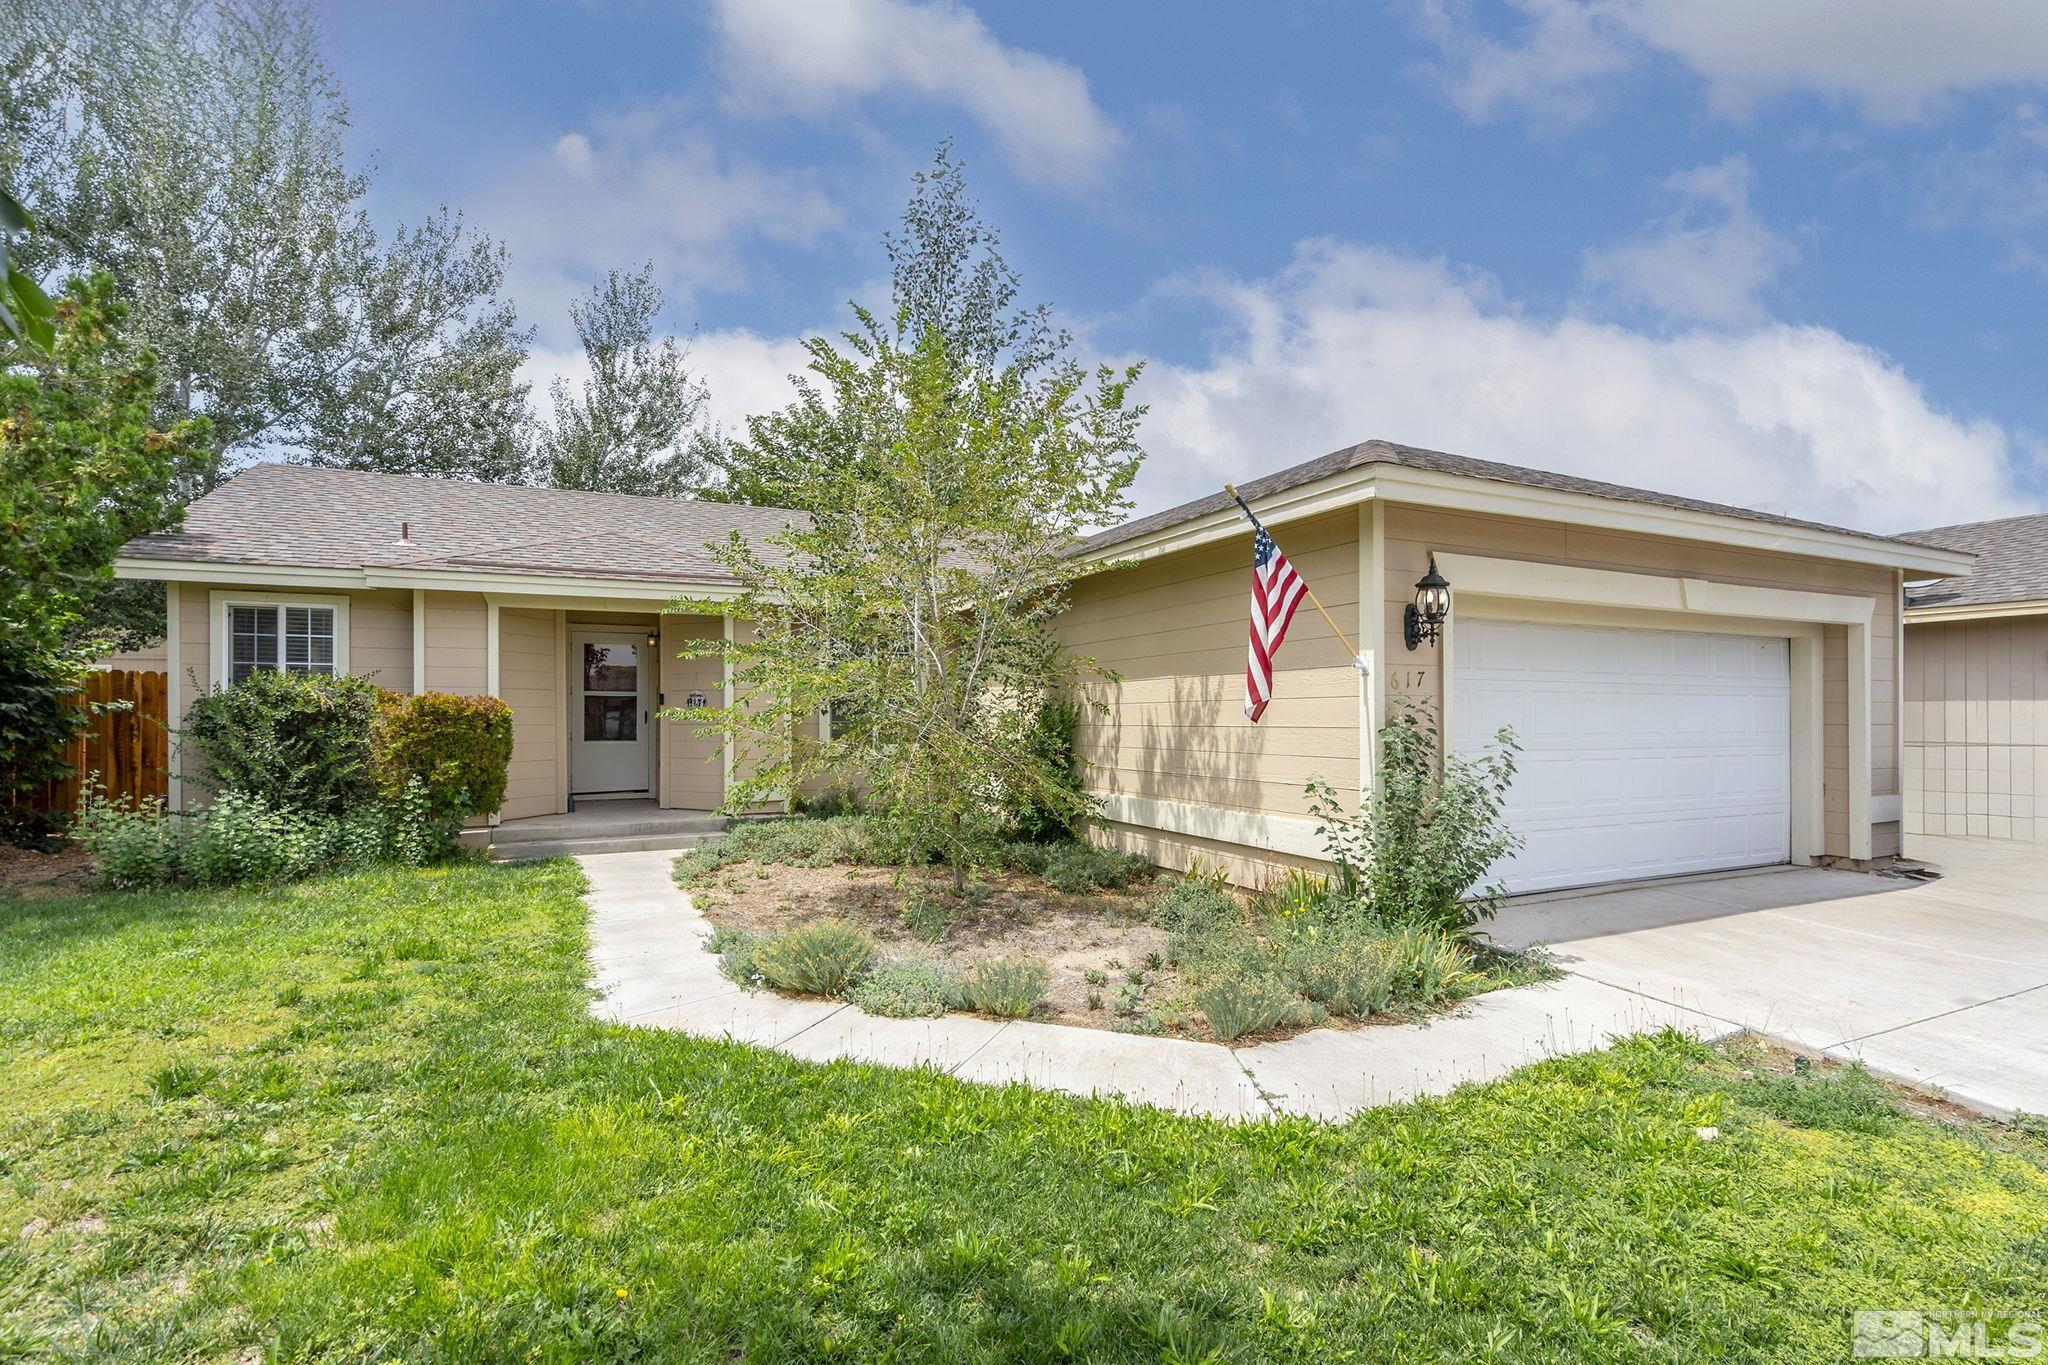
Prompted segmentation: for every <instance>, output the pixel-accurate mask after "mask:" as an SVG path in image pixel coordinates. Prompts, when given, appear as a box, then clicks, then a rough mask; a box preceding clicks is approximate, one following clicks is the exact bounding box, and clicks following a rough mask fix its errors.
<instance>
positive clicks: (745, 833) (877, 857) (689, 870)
mask: <svg viewBox="0 0 2048 1365" xmlns="http://www.w3.org/2000/svg"><path fill="white" fill-rule="evenodd" d="M884 852H885V850H884V849H883V847H882V846H881V844H880V843H879V842H878V840H877V835H876V830H875V827H874V824H873V822H872V821H871V820H870V819H869V818H868V817H866V816H862V815H835V816H832V817H830V818H829V819H813V818H811V817H808V816H806V817H801V818H798V819H793V820H741V821H737V822H736V823H734V824H733V826H732V827H731V828H730V829H728V830H726V832H725V833H724V834H722V835H720V836H719V837H718V838H717V839H714V840H712V841H711V842H710V843H707V844H702V845H700V846H698V847H697V848H693V849H691V850H690V851H689V852H688V853H685V854H684V855H683V856H682V857H680V858H678V859H676V879H677V880H678V881H679V882H681V883H682V884H683V885H684V886H701V885H703V884H704V883H705V881H707V880H708V879H709V878H710V876H711V874H712V873H714V872H716V871H718V870H719V869H720V868H722V867H726V866H729V865H730V864H732V863H747V862H754V863H780V864H782V865H784V866H788V867H830V866H831V865H833V864H834V863H878V862H884V861H887V859H886V858H885V857H884Z"/></svg>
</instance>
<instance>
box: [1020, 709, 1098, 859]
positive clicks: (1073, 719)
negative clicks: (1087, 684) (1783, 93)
mask: <svg viewBox="0 0 2048 1365" xmlns="http://www.w3.org/2000/svg"><path fill="white" fill-rule="evenodd" d="M1080 729H1081V704H1080V703H1079V702H1078V701H1076V700H1074V699H1073V698H1072V697H1069V696H1066V695H1064V694H1059V693H1055V694H1053V695H1051V696H1048V697H1046V698H1045V699H1044V700H1042V701H1041V702H1039V704H1038V714H1037V715H1035V716H1033V717H1032V719H1031V728H1030V730H1028V731H1027V732H1026V733H1025V736H1024V744H1025V747H1026V748H1027V749H1028V750H1029V751H1030V753H1031V755H1032V757H1033V758H1035V759H1036V760H1037V761H1038V763H1039V764H1040V766H1041V767H1042V768H1043V770H1044V772H1045V774H1046V776H1047V779H1048V780H1049V781H1052V782H1054V783H1056V784H1057V785H1058V786H1059V787H1060V789H1061V795H1060V798H1059V799H1058V800H1053V801H1046V800H1043V799H1039V798H1034V797H1032V796H1031V795H1029V794H1028V793H1026V794H1024V795H1023V796H1021V797H1020V798H1019V799H1018V800H1017V801H1016V803H1015V804H1014V807H1013V809H1012V811H1011V815H1010V819H1011V822H1012V824H1013V825H1014V826H1015V828H1016V832H1017V837H1018V838H1020V839H1025V840H1028V841H1030V842H1032V843H1041V844H1042V843H1052V842H1053V841H1055V840H1078V839H1079V838H1080V837H1081V823H1082V822H1081V821H1080V820H1079V819H1077V818H1076V816H1075V812H1076V811H1083V810H1086V809H1087V801H1086V798H1085V797H1084V796H1083V794H1082V787H1081V765H1080V762H1079V760H1078V758H1077V757H1076V755H1075V753H1074V740H1075V737H1076V736H1077V735H1078V734H1079V733H1080Z"/></svg>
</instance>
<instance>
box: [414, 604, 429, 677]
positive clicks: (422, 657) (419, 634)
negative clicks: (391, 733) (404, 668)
mask: <svg viewBox="0 0 2048 1365" xmlns="http://www.w3.org/2000/svg"><path fill="white" fill-rule="evenodd" d="M426 690H427V590H426V589H425V588H414V589H413V590H412V694H413V695H414V696H415V697H417V696H418V695H419V694H420V693H422V692H424V691H426Z"/></svg>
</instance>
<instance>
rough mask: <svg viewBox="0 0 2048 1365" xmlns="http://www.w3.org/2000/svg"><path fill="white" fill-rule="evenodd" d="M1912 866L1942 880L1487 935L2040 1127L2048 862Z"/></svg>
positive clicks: (1689, 891) (1743, 889)
mask: <svg viewBox="0 0 2048 1365" xmlns="http://www.w3.org/2000/svg"><path fill="white" fill-rule="evenodd" d="M1908 853H1909V854H1910V855H1911V856H1912V857H1914V858H1916V859H1919V860H1921V861H1923V862H1925V863H1927V864H1929V865H1931V866H1933V867H1935V868H1937V869H1938V870H1939V871H1940V872H1941V873H1942V876H1941V878H1940V880H1937V881H1931V882H1914V881H1907V880H1900V879H1894V878H1889V877H1880V876H1872V875H1867V874H1864V873H1857V872H1831V871H1823V870H1820V869H1814V868H1779V869H1771V870H1767V871H1762V872H1753V873H1746V874H1737V875H1732V876H1718V877H1704V878H1696V879H1689V880H1685V881H1676V882H1665V883H1661V884H1659V885H1656V886H1651V887H1636V888H1633V889H1627V890H1616V891H1607V892H1591V893H1576V894H1572V893H1567V894H1561V895H1554V896H1548V897H1531V898H1527V899H1523V900H1518V901H1515V902H1513V903H1511V904H1509V905H1507V906H1505V907H1503V909H1502V911H1501V914H1500V917H1499V918H1498V919H1497V920H1496V921H1495V922H1494V924H1493V925H1492V926H1491V928H1492V930H1493V933H1494V936H1495V938H1497V939H1498V940H1500V941H1501V942H1503V943H1506V944H1509V945H1513V946H1526V945H1530V944H1535V943H1545V944H1548V945H1550V947H1551V949H1552V950H1553V951H1554V952H1555V953H1556V955H1557V959H1558V965H1560V966H1562V967H1564V968H1565V969H1566V970H1568V971H1570V972H1573V973H1574V974H1576V975H1579V976H1583V977H1586V978H1588V979H1590V980H1594V981H1598V982H1602V983H1604V984H1606V985H1609V986H1614V987H1618V988H1620V989H1622V990H1627V991H1632V992H1635V993H1637V994H1639V995H1643V996H1646V997H1648V998H1650V999H1651V1000H1654V1001H1658V1002H1661V1003H1664V1004H1667V1005H1676V1006H1682V1007H1684V1008H1687V1009H1691V1010H1696V1011H1698V1012H1700V1013H1702V1014H1705V1015H1708V1016H1710V1017H1712V1018H1715V1019H1720V1020H1724V1021H1726V1022H1728V1023H1730V1024H1735V1025H1739V1026H1741V1027H1744V1028H1750V1029H1754V1030H1756V1031H1757V1032H1759V1033H1766V1034H1770V1035H1772V1036H1774V1037H1778V1038H1782V1039H1784V1040H1785V1041H1787V1042H1790V1043H1792V1044H1795V1045H1796V1046H1799V1047H1803V1048H1807V1049H1810V1050H1813V1051H1818V1052H1825V1053H1828V1054H1830V1055H1833V1056H1837V1057H1842V1058H1854V1059H1860V1060H1861V1061H1863V1062H1864V1063H1866V1064H1867V1065H1869V1066H1870V1067H1871V1068H1872V1069H1873V1070H1876V1071H1880V1072H1884V1073H1886V1074H1888V1075H1891V1076H1895V1077H1897V1078H1899V1079H1901V1080H1906V1081H1910V1082H1912V1083H1914V1084H1917V1085H1926V1086H1933V1087H1937V1088H1939V1089H1941V1090H1943V1091H1945V1092H1947V1093H1948V1095H1949V1096H1950V1097H1951V1098H1953V1099H1955V1100H1957V1101H1958V1102H1960V1103H1963V1104H1966V1105H1969V1106H1970V1107H1972V1108H1976V1109H1980V1110H1983V1111H1985V1112H1988V1113H1993V1114H1997V1115H2000V1116H2001V1117H2009V1116H2010V1115H2011V1114H2012V1113H2013V1112H2014V1111H2025V1112H2027V1113H2033V1114H2044V1113H2048V847H2043V846H2038V845H2026V844H2013V843H2001V842H1994V841H1990V840H1969V839H1937V838H1923V839H1915V840H1913V841H1912V842H1911V844H1910V846H1909V848H1908Z"/></svg>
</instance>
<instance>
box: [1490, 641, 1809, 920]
mask: <svg viewBox="0 0 2048 1365" xmlns="http://www.w3.org/2000/svg"><path fill="white" fill-rule="evenodd" d="M1450 673H1451V704H1450V712H1451V714H1450V717H1449V719H1450V722H1451V729H1452V735H1453V738H1454V742H1455V744H1456V746H1457V748H1458V749H1459V750H1461V751H1464V752H1468V753H1469V752H1473V751H1476V750H1477V749H1479V748H1481V747H1483V746H1484V745H1485V744H1486V743H1487V742H1488V741H1489V740H1490V739H1491V737H1492V736H1493V734H1494V732H1495V731H1497V730H1498V729H1499V728H1500V727H1502V726H1509V727H1511V728H1512V729H1513V731H1514V733H1515V736H1516V739H1517V741H1518V742H1519V743H1520V745H1521V748H1522V752H1521V755H1520V759H1519V768H1518V772H1517V775H1516V778H1515V781H1514V784H1513V786H1512V787H1511V789H1510V791H1509V796H1508V803H1507V810H1508V817H1509V821H1510V823H1511V824H1512V826H1513V827H1514V829H1515V830H1516V832H1517V833H1519V834H1520V835H1521V836H1522V837H1523V838H1524V840H1526V846H1525V847H1524V848H1523V849H1522V850H1521V851H1520V852H1519V853H1518V854H1516V855H1515V856H1514V857H1513V858H1512V859H1510V860H1508V861H1505V862H1503V863H1502V864H1501V865H1500V866H1499V867H1497V868H1496V869H1495V875H1496V876H1498V877H1499V878H1501V879H1502V880H1503V881H1504V884H1505V885H1506V886H1507V888H1508V889H1509V890H1510V891H1514V892H1528V891H1542V890H1550V889H1554V888H1559V887H1569V886H1587V885H1592V884H1595V883H1599V882H1610V881H1624V880H1633V879H1636V878H1643V877H1662V876H1671V875H1675V874H1680V873H1688V872H1707V871H1717V870H1723V869H1728V868H1739V867H1752V866H1761V865H1765V864H1770V863H1779V862H1785V861H1787V860H1788V859H1789V858H1790V856H1791V849H1792V833H1791V829H1792V771H1793V762H1792V724H1791V719H1792V684H1791V660H1790V649H1789V643H1788V641H1787V640H1786V639H1784V638H1780V637H1772V636H1757V635H1741V634H1717V633H1707V632H1693V631H1676V630H1652V629H1637V628H1624V627H1609V626H1588V625H1561V624H1551V623H1539V622H1533V621H1514V620H1491V619H1484V618H1477V619H1466V620H1464V621H1462V622H1461V623H1459V624H1458V626H1457V627H1456V636H1455V655H1454V657H1453V659H1452V660H1451V667H1450Z"/></svg>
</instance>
